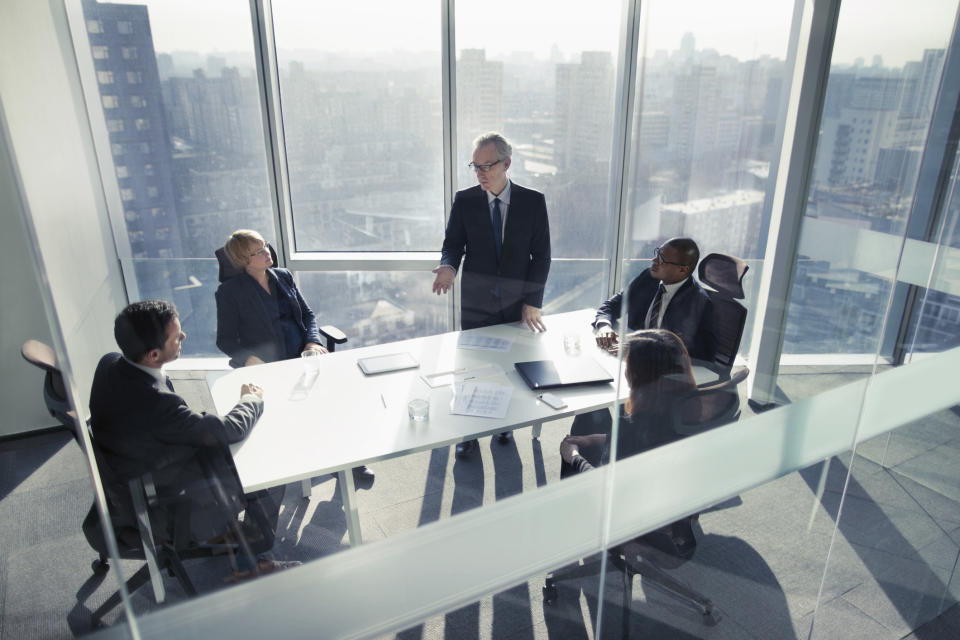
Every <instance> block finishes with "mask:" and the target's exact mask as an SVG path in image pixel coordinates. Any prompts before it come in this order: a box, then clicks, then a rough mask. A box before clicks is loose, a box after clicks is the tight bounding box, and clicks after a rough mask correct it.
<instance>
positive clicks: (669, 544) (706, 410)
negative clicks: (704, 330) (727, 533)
mask: <svg viewBox="0 0 960 640" xmlns="http://www.w3.org/2000/svg"><path fill="white" fill-rule="evenodd" d="M748 374H749V370H748V369H746V368H744V369H742V370H739V371H737V372H736V373H735V374H733V375H732V376H730V377H729V378H727V379H725V380H721V381H719V382H713V383H709V384H704V385H700V386H698V387H697V389H696V390H694V391H692V392H690V393H689V394H687V395H686V396H684V397H682V398H680V399H679V400H678V402H677V409H676V410H675V411H674V412H673V415H674V416H675V420H674V424H673V426H672V429H673V431H674V432H675V434H676V439H678V440H679V439H681V438H684V437H687V436H690V435H694V434H696V433H702V432H703V431H706V430H708V429H713V428H716V427H718V426H722V425H724V424H729V423H731V422H734V421H736V420H738V419H739V418H740V396H739V393H738V391H737V385H738V384H740V383H741V382H743V381H744V380H745V379H746V378H747V375H748ZM699 518H700V514H699V513H695V514H691V515H689V516H686V517H683V518H681V519H679V520H677V521H675V522H671V523H670V524H668V525H666V526H664V527H661V528H659V529H656V530H654V531H651V532H650V533H647V534H644V535H642V536H638V537H636V538H634V539H632V540H629V541H628V542H625V543H623V544H619V545H616V546H614V547H611V548H610V549H608V550H607V558H608V561H609V563H610V566H612V567H614V568H616V569H617V570H618V571H619V572H620V573H621V574H622V576H623V601H622V611H623V616H622V624H623V629H622V634H621V635H622V637H623V638H629V637H630V617H629V616H628V615H627V613H628V612H629V610H630V604H631V601H632V597H633V578H634V577H635V576H638V575H639V576H641V579H642V580H643V583H644V584H645V585H648V586H652V587H655V588H657V589H659V590H661V591H664V592H665V593H667V594H669V595H671V596H672V597H673V598H675V599H677V600H679V601H680V602H682V603H684V604H686V605H688V606H690V607H692V608H693V609H694V610H695V611H697V612H698V613H699V614H700V615H701V619H702V621H703V623H704V624H706V625H708V626H713V625H714V624H716V623H717V617H716V616H715V615H714V611H713V603H712V602H711V601H710V599H709V598H707V597H706V596H704V595H702V594H701V593H699V592H697V591H696V590H694V589H693V588H691V587H690V586H688V585H686V584H684V583H683V582H680V581H679V580H677V579H676V578H674V577H673V576H671V575H670V574H669V573H667V571H666V569H676V568H678V567H679V566H681V565H682V564H684V563H685V562H687V561H688V560H689V559H690V558H692V557H693V554H694V552H695V551H696V548H697V538H696V534H695V532H694V525H695V524H696V523H697V521H698V520H699ZM601 561H602V556H597V558H596V559H594V560H592V561H590V562H587V563H583V564H577V565H575V566H573V567H572V568H570V569H562V570H560V571H557V572H554V573H553V574H551V575H549V576H548V577H547V579H546V581H545V584H544V586H543V601H544V603H545V604H547V605H552V604H554V603H556V601H557V598H558V596H559V593H558V590H557V583H558V582H566V581H569V580H576V579H579V578H584V577H588V576H593V575H597V574H598V573H599V572H600V567H601Z"/></svg>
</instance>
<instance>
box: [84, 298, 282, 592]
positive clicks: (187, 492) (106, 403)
mask: <svg viewBox="0 0 960 640" xmlns="http://www.w3.org/2000/svg"><path fill="white" fill-rule="evenodd" d="M114 337H115V338H116V341H117V344H118V345H119V346H120V349H121V351H123V354H122V355H121V354H119V353H108V354H106V355H105V356H103V358H101V359H100V363H99V364H98V365H97V370H96V373H95V374H94V378H93V388H92V389H91V391H90V427H91V430H92V432H93V439H94V442H95V443H96V445H97V448H98V451H99V452H100V454H101V456H102V460H103V462H104V464H105V465H106V466H108V467H109V476H110V477H111V478H112V479H113V482H114V486H111V487H108V494H109V495H112V496H118V497H119V500H117V501H116V503H113V504H111V505H110V507H111V510H112V511H114V512H115V515H116V516H117V517H118V518H119V520H120V521H121V522H133V521H134V519H133V505H132V501H131V498H130V493H129V489H128V487H127V482H128V481H129V480H131V479H132V478H136V477H140V476H142V475H143V474H145V473H148V472H149V473H150V474H151V476H152V479H153V481H154V484H155V486H156V490H157V495H158V496H159V497H160V498H165V497H167V498H174V497H175V498H176V499H177V500H178V501H179V502H181V503H183V502H184V501H185V502H187V503H188V504H189V510H188V513H189V516H188V517H189V522H176V523H167V522H156V523H153V525H154V531H164V530H169V529H171V528H172V525H174V524H175V525H176V527H177V528H180V527H187V531H188V535H187V536H186V537H187V541H188V542H189V543H190V544H191V545H193V544H200V543H202V542H204V541H209V540H211V539H214V538H220V537H221V536H223V535H224V534H225V533H227V532H228V531H230V530H231V529H234V528H235V525H236V523H234V522H231V521H227V522H225V521H224V515H223V513H218V512H217V511H216V509H217V507H215V506H214V504H215V503H214V499H213V497H212V495H213V494H212V493H211V492H210V491H209V489H210V487H208V486H206V485H207V480H206V478H207V475H206V474H205V472H204V469H203V465H202V463H201V461H200V459H201V456H202V455H203V454H204V450H205V449H207V448H218V447H223V448H225V447H226V446H227V445H229V444H232V443H234V442H239V441H241V440H243V439H244V438H245V437H246V435H247V434H248V433H249V432H250V430H251V429H252V428H253V426H254V424H255V423H256V422H257V420H258V419H259V418H260V414H261V413H262V412H263V390H262V389H261V388H260V387H258V386H256V385H254V384H244V385H242V386H241V388H240V399H239V401H238V402H237V404H236V406H234V407H233V409H231V410H230V412H229V413H228V414H227V415H225V416H223V417H220V416H217V415H211V414H207V413H197V412H195V411H192V410H191V409H190V408H189V407H188V406H187V403H186V401H185V400H184V399H183V398H182V397H181V396H179V395H177V393H176V392H175V391H174V389H173V383H172V382H171V381H170V378H169V377H168V376H167V375H166V374H165V373H164V371H163V366H164V365H165V364H167V363H168V362H172V361H174V360H176V359H177V358H178V357H179V356H180V348H181V344H182V343H183V341H184V340H185V339H186V337H187V336H186V334H185V333H184V332H183V330H182V329H181V326H180V319H179V317H178V315H177V309H176V307H175V306H174V305H173V303H171V302H167V301H165V300H144V301H142V302H135V303H133V304H130V305H128V306H127V307H126V308H125V309H124V310H123V311H121V312H120V314H119V315H118V316H117V318H116V320H115V322H114ZM220 451H221V452H223V450H222V449H221V450H220ZM226 457H227V458H228V459H229V452H227V453H226ZM230 464H232V461H231V462H230ZM234 473H235V472H234ZM225 484H226V483H225ZM238 491H241V490H240V489H238ZM282 499H283V487H278V488H275V489H271V490H269V491H258V492H256V493H254V494H251V495H248V496H243V497H242V500H241V502H242V503H243V508H244V510H245V515H244V518H243V521H242V522H241V523H240V531H241V532H243V535H247V536H248V541H249V542H250V547H251V548H252V550H253V551H254V552H255V553H261V552H264V551H266V550H267V549H269V547H270V546H272V544H273V538H274V535H275V533H276V527H277V520H278V517H279V513H280V502H281V501H282ZM112 502H113V501H112ZM254 521H256V525H259V529H258V528H257V527H256V526H255V524H254ZM264 547H266V548H264ZM298 564H300V563H299V562H281V561H274V560H268V559H266V558H261V559H259V560H258V561H257V562H256V564H254V562H253V559H252V558H249V557H246V556H244V555H239V556H237V563H236V566H235V567H234V573H233V578H234V579H244V578H247V577H250V576H252V575H255V574H263V573H271V572H273V571H276V570H278V569H284V568H287V567H289V566H294V565H298Z"/></svg>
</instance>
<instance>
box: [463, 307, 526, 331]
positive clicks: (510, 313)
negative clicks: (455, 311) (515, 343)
mask: <svg viewBox="0 0 960 640" xmlns="http://www.w3.org/2000/svg"><path fill="white" fill-rule="evenodd" d="M496 306H497V307H499V304H497V305H496ZM522 309H523V304H522V303H519V302H518V303H516V304H512V305H510V306H509V307H507V308H505V309H499V310H498V311H490V310H484V309H475V308H471V307H462V308H461V309H460V328H461V329H463V330H467V329H479V328H481V327H492V326H493V325H495V324H504V323H507V322H519V321H520V318H521V317H522Z"/></svg>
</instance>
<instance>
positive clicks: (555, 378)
mask: <svg viewBox="0 0 960 640" xmlns="http://www.w3.org/2000/svg"><path fill="white" fill-rule="evenodd" d="M513 366H514V367H516V369H517V372H518V373H519V374H520V377H521V378H523V380H524V382H526V383H527V386H528V387H530V388H531V389H554V388H557V387H572V386H574V385H578V384H604V383H607V382H613V376H611V375H610V374H609V373H608V372H607V370H606V369H604V368H603V367H601V366H600V365H599V364H597V362H596V361H595V360H593V359H592V358H587V357H580V358H570V359H569V360H533V361H531V362H517V363H515V364H514V365H513Z"/></svg>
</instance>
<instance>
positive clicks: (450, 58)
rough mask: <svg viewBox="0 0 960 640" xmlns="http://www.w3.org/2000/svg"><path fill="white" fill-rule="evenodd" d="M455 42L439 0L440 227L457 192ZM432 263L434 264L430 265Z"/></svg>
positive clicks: (452, 309)
mask: <svg viewBox="0 0 960 640" xmlns="http://www.w3.org/2000/svg"><path fill="white" fill-rule="evenodd" d="M456 60H457V43H456V0H440V73H441V79H440V85H441V109H442V111H443V228H444V229H446V228H447V220H448V218H449V216H450V209H451V207H453V197H454V195H455V194H456V193H457V170H456V157H457V69H456V67H457V65H456ZM433 266H436V265H433ZM448 301H449V307H448V312H449V318H450V326H451V327H459V326H460V322H459V320H460V313H459V309H460V287H459V286H457V284H456V282H455V283H454V286H453V294H452V295H451V296H450V297H449V298H448Z"/></svg>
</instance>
